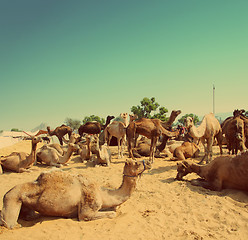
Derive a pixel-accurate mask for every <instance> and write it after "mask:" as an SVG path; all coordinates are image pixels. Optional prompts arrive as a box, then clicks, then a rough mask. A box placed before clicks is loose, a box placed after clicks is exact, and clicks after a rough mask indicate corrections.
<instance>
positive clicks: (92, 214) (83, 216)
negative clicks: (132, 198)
mask: <svg viewBox="0 0 248 240" xmlns="http://www.w3.org/2000/svg"><path fill="white" fill-rule="evenodd" d="M100 208H101V205H99V204H98V203H97V202H96V199H94V198H93V199H87V201H86V202H81V203H80V206H79V207H78V220H79V221H82V220H84V221H91V220H96V219H100V218H113V217H115V216H116V212H114V211H102V212H101V211H99V210H100Z"/></svg>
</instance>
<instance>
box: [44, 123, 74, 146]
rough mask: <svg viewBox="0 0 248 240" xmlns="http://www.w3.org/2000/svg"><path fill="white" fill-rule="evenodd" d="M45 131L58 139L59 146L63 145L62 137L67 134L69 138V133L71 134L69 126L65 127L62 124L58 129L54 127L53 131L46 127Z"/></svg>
mask: <svg viewBox="0 0 248 240" xmlns="http://www.w3.org/2000/svg"><path fill="white" fill-rule="evenodd" d="M47 131H48V134H49V135H50V136H53V135H55V136H57V138H58V139H59V142H60V145H63V137H64V136H65V135H66V134H68V136H69V138H70V136H71V133H72V129H71V128H70V127H69V126H66V125H64V124H62V125H61V126H59V127H56V128H55V130H53V131H51V129H50V127H49V126H48V127H47Z"/></svg>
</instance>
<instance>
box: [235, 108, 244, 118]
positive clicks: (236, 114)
mask: <svg viewBox="0 0 248 240" xmlns="http://www.w3.org/2000/svg"><path fill="white" fill-rule="evenodd" d="M243 113H245V110H244V109H240V110H239V109H235V110H234V111H233V116H234V117H237V116H239V115H242V114H243Z"/></svg>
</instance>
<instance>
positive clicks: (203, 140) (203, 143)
mask: <svg viewBox="0 0 248 240" xmlns="http://www.w3.org/2000/svg"><path fill="white" fill-rule="evenodd" d="M200 141H201V143H202V145H203V147H204V156H203V158H202V160H201V161H200V162H199V163H198V164H201V163H203V161H204V159H205V158H206V156H207V147H206V146H205V139H204V138H201V139H200Z"/></svg>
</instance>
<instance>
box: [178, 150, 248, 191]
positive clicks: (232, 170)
mask: <svg viewBox="0 0 248 240" xmlns="http://www.w3.org/2000/svg"><path fill="white" fill-rule="evenodd" d="M177 172H178V173H177V177H176V179H177V180H182V178H183V177H184V176H186V175H187V174H189V173H192V172H194V173H196V174H198V175H199V176H200V177H201V178H203V180H205V181H198V180H193V181H191V183H192V184H193V185H197V186H202V187H204V188H208V189H211V190H215V191H221V190H222V189H224V188H229V189H238V190H245V191H248V184H247V183H248V152H244V153H241V154H240V155H237V156H235V157H231V156H220V157H216V158H215V159H214V160H213V161H212V162H210V163H208V164H206V165H199V164H195V163H193V162H192V161H187V160H185V161H183V162H181V163H178V164H177Z"/></svg>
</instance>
